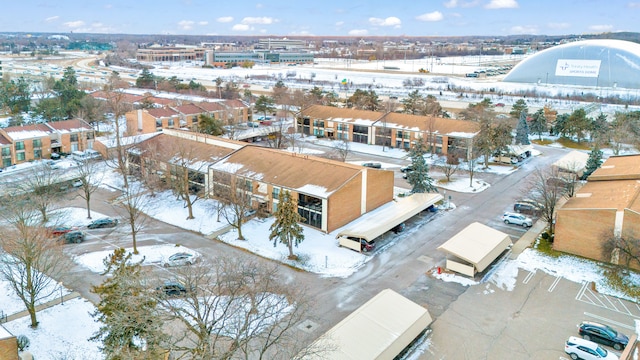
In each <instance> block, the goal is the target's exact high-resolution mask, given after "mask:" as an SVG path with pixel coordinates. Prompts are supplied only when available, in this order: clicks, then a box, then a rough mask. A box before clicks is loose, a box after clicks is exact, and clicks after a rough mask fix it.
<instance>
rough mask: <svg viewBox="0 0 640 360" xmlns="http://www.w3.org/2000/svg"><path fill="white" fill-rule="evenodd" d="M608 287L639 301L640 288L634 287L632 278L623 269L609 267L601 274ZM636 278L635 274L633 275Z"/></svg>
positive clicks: (628, 272)
mask: <svg viewBox="0 0 640 360" xmlns="http://www.w3.org/2000/svg"><path fill="white" fill-rule="evenodd" d="M603 274H604V277H605V278H606V279H607V283H608V285H609V286H610V287H611V288H613V289H615V290H617V291H620V292H621V293H623V294H625V295H627V296H628V297H629V298H631V299H640V287H639V286H637V285H635V281H634V279H633V278H634V276H633V275H632V273H631V272H630V271H629V270H628V269H625V268H622V267H617V266H610V267H608V268H607V269H605V271H604V272H603ZM635 275H636V277H637V274H635Z"/></svg>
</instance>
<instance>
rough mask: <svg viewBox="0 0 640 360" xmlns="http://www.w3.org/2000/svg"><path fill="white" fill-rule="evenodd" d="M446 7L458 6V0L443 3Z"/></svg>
mask: <svg viewBox="0 0 640 360" xmlns="http://www.w3.org/2000/svg"><path fill="white" fill-rule="evenodd" d="M442 5H444V7H446V8H454V7H456V6H458V0H449V1H447V2H446V3H444V4H442Z"/></svg>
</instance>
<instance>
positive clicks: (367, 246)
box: [360, 239, 376, 252]
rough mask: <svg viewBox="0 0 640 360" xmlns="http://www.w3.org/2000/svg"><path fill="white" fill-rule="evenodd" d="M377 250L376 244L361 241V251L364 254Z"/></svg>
mask: <svg viewBox="0 0 640 360" xmlns="http://www.w3.org/2000/svg"><path fill="white" fill-rule="evenodd" d="M375 248H376V242H375V241H373V240H371V241H367V240H365V239H360V250H361V251H362V252H369V251H373V250H374V249H375Z"/></svg>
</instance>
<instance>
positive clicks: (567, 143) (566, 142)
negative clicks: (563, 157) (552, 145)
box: [557, 137, 591, 150]
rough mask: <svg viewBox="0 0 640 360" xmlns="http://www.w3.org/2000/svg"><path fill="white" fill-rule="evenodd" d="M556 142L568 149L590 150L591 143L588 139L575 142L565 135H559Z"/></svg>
mask: <svg viewBox="0 0 640 360" xmlns="http://www.w3.org/2000/svg"><path fill="white" fill-rule="evenodd" d="M557 143H558V144H560V145H562V146H564V147H566V148H570V149H577V150H591V144H590V143H589V142H588V141H584V142H576V141H573V140H571V139H569V138H566V137H561V138H560V139H558V140H557Z"/></svg>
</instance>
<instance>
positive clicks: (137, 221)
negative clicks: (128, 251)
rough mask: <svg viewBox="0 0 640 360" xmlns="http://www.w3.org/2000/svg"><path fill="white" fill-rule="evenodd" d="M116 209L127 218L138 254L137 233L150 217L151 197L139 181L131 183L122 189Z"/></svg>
mask: <svg viewBox="0 0 640 360" xmlns="http://www.w3.org/2000/svg"><path fill="white" fill-rule="evenodd" d="M115 205H116V211H117V212H118V213H120V215H121V216H122V217H123V218H124V219H126V221H127V224H128V225H129V231H130V234H131V242H132V245H133V253H134V254H138V243H137V235H138V233H139V232H140V231H142V230H143V229H144V227H145V225H146V222H147V220H148V217H147V216H146V215H145V212H146V211H148V206H149V198H148V197H147V196H146V195H145V190H144V188H142V187H141V186H140V184H139V183H131V184H129V186H127V187H126V188H124V189H122V195H120V197H119V198H118V199H117V202H116V203H115Z"/></svg>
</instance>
